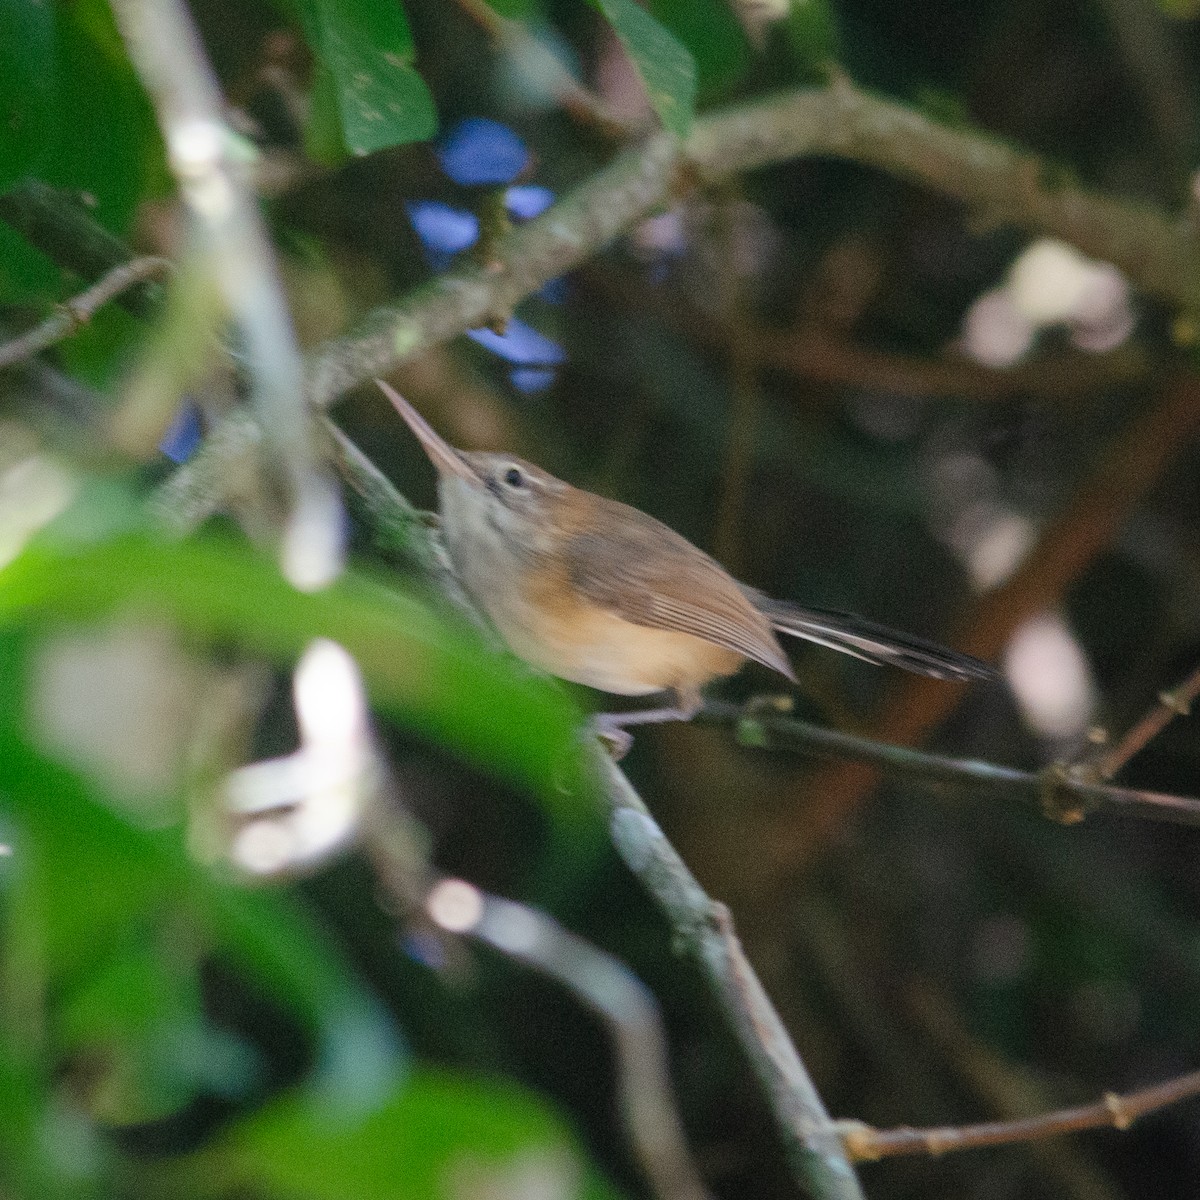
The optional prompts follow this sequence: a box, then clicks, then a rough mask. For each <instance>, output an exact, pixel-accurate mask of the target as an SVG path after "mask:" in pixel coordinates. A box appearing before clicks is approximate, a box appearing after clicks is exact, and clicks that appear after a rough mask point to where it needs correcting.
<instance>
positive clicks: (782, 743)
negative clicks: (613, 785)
mask: <svg viewBox="0 0 1200 1200" xmlns="http://www.w3.org/2000/svg"><path fill="white" fill-rule="evenodd" d="M701 715H702V717H704V718H706V719H709V720H714V721H720V722H722V723H727V722H732V723H734V725H735V727H736V730H737V738H738V741H739V742H740V743H741V744H742V745H743V746H751V747H754V748H756V749H764V750H791V751H797V752H799V753H801V754H811V755H814V756H816V757H819V758H836V759H839V760H841V761H843V762H856V763H869V764H871V765H872V766H875V767H878V768H880V769H881V770H884V771H886V772H887V773H888V775H889V776H904V777H907V778H909V779H916V780H920V781H921V782H923V783H927V784H931V785H933V786H935V787H938V786H951V787H954V788H956V789H962V788H970V789H973V790H980V791H987V792H993V793H996V794H998V795H1002V796H1006V797H1010V798H1012V799H1015V800H1022V801H1024V802H1026V803H1028V804H1031V805H1036V806H1038V807H1040V808H1041V810H1042V812H1043V813H1044V814H1045V815H1046V816H1047V817H1050V818H1052V819H1053V820H1056V821H1061V822H1063V823H1065V824H1073V823H1075V822H1076V821H1081V820H1083V818H1084V817H1085V816H1086V815H1087V814H1088V813H1092V812H1111V813H1123V814H1125V815H1127V816H1136V817H1144V818H1146V819H1148V820H1151V821H1167V822H1172V823H1174V824H1178V825H1197V826H1200V800H1192V799H1188V798H1187V797H1184V796H1172V795H1167V794H1165V793H1163V792H1146V791H1141V790H1138V789H1136V788H1125V787H1115V786H1114V785H1112V784H1109V783H1101V782H1099V781H1098V780H1097V779H1096V778H1095V776H1094V773H1093V771H1092V770H1091V769H1090V768H1082V767H1081V768H1074V767H1072V766H1070V765H1068V764H1064V763H1052V764H1051V765H1050V766H1048V767H1045V768H1044V769H1043V770H1041V771H1036V772H1034V771H1021V770H1018V769H1017V768H1015V767H1002V766H997V765H996V764H995V763H989V762H980V761H978V760H975V759H962V758H947V757H945V756H943V755H941V754H929V753H927V752H926V751H923V750H911V749H909V748H908V747H907V746H895V745H890V744H888V743H886V742H877V741H873V740H871V739H870V738H865V737H859V736H858V735H857V734H853V733H842V732H840V731H839V730H836V729H825V728H822V727H821V726H819V725H810V724H809V723H808V722H807V721H797V720H794V719H792V718H791V717H787V716H782V715H779V714H777V713H773V712H771V711H769V709H768V708H767V707H766V706H765V705H759V706H757V707H750V708H743V707H740V706H738V705H736V704H726V703H721V702H719V701H711V700H710V701H708V702H707V703H706V704H705V706H704V709H703V711H702V714H701Z"/></svg>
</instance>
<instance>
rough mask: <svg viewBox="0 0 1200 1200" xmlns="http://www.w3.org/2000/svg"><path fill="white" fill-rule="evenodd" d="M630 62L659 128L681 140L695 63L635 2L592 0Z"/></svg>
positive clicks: (691, 106)
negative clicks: (655, 115)
mask: <svg viewBox="0 0 1200 1200" xmlns="http://www.w3.org/2000/svg"><path fill="white" fill-rule="evenodd" d="M592 3H593V4H594V5H595V6H596V7H597V8H598V9H599V10H600V11H601V12H602V13H603V14H604V16H605V17H606V18H607V19H608V22H609V24H610V25H611V26H612V27H613V32H614V33H616V35H617V37H618V38H619V39H620V42H621V45H622V46H624V47H625V52H626V53H627V54H628V55H629V57H630V58H631V59H632V60H633V64H634V66H635V67H636V68H637V72H638V74H639V75H640V76H641V77H642V82H643V83H644V84H645V85H646V92H647V94H648V95H649V97H650V103H651V104H652V105H653V106H654V111H655V112H656V113H658V117H659V120H660V121H662V123H663V127H664V128H665V129H668V130H670V131H671V132H672V133H674V134H675V135H676V136H677V137H680V138H685V137H687V135H688V133H689V132H690V131H691V128H692V117H693V116H694V115H695V107H696V63H695V60H694V59H693V58H692V56H691V54H690V53H689V52H688V50H687V49H686V47H684V46H682V45H681V44H680V43H679V42H678V41H676V40H675V38H674V36H673V35H672V34H671V33H669V32H668V31H667V30H666V29H665V28H664V27H663V26H662V25H660V24H659V23H658V22H657V21H656V20H655V19H654V18H653V17H652V16H651V15H650V14H649V13H648V12H647V11H646V10H645V9H644V8H642V7H641V5H639V4H637V3H636V0H592Z"/></svg>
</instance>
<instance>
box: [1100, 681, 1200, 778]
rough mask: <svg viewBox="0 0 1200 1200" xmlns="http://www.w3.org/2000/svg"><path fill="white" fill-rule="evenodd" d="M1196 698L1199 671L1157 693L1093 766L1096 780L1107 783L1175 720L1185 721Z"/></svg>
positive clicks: (1199, 682)
mask: <svg viewBox="0 0 1200 1200" xmlns="http://www.w3.org/2000/svg"><path fill="white" fill-rule="evenodd" d="M1197 696H1200V667H1197V668H1196V669H1195V670H1194V671H1193V672H1192V673H1191V674H1190V675H1189V676H1188V677H1187V678H1186V679H1185V680H1183V682H1182V683H1180V684H1177V685H1176V686H1175V687H1173V688H1172V689H1171V690H1170V691H1169V692H1160V693H1159V695H1158V700H1157V702H1156V703H1155V704H1154V706H1153V707H1152V708H1151V709H1150V710H1149V711H1148V712H1147V713H1146V715H1145V716H1144V717H1142V719H1141V720H1140V721H1138V723H1137V724H1136V725H1134V726H1133V727H1132V728H1131V729H1129V730H1128V732H1127V733H1126V734H1125V736H1124V737H1123V738H1121V740H1120V741H1119V742H1118V743H1117V744H1116V745H1115V746H1113V747H1112V749H1111V750H1108V751H1105V752H1104V753H1102V754H1101V756H1100V758H1099V760H1098V761H1097V763H1096V771H1097V772H1098V774H1099V775H1100V778H1101V779H1111V778H1112V777H1113V776H1114V775H1115V774H1116V773H1117V772H1118V771H1119V770H1120V769H1121V768H1122V767H1123V766H1124V765H1125V764H1126V763H1127V762H1128V761H1129V760H1130V759H1131V758H1133V756H1134V755H1135V754H1139V753H1140V752H1141V751H1142V750H1143V749H1144V748H1145V747H1146V745H1147V744H1148V743H1149V742H1151V741H1152V740H1153V739H1154V738H1156V737H1157V736H1158V735H1159V734H1160V733H1161V732H1162V731H1163V730H1164V729H1165V728H1166V727H1167V726H1168V725H1169V724H1170V723H1171V722H1172V721H1173V720H1175V718H1176V717H1186V716H1187V715H1188V713H1189V712H1190V711H1191V707H1192V702H1193V701H1194V700H1195V699H1196V697H1197Z"/></svg>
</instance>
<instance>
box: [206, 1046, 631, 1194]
mask: <svg viewBox="0 0 1200 1200" xmlns="http://www.w3.org/2000/svg"><path fill="white" fill-rule="evenodd" d="M197 1158H198V1162H197V1163H196V1165H197V1166H198V1167H200V1169H201V1170H202V1171H204V1172H205V1174H207V1175H208V1176H209V1177H210V1178H211V1177H212V1176H213V1175H215V1176H216V1177H217V1182H218V1186H221V1187H225V1188H226V1189H233V1190H236V1191H239V1192H240V1191H245V1190H248V1191H251V1192H254V1193H259V1192H265V1193H266V1194H267V1195H269V1196H272V1197H275V1198H277V1200H345V1198H346V1197H348V1196H353V1197H354V1200H395V1198H396V1197H398V1196H404V1197H409V1198H410V1200H433V1198H434V1197H441V1196H455V1195H464V1196H466V1195H481V1196H482V1195H497V1196H500V1195H504V1196H523V1195H532V1194H535V1193H536V1194H538V1195H541V1194H545V1195H552V1196H561V1197H563V1198H564V1200H567V1198H570V1197H577V1198H579V1200H585V1198H590V1200H604V1198H608V1200H615V1198H616V1193H615V1192H614V1191H613V1189H612V1188H611V1187H609V1186H608V1185H607V1184H605V1183H604V1182H602V1181H601V1180H600V1179H599V1178H598V1177H597V1176H595V1175H594V1174H591V1173H590V1172H589V1171H588V1170H587V1168H586V1167H585V1164H584V1162H583V1159H582V1156H581V1154H580V1152H579V1151H578V1149H577V1148H576V1146H575V1144H574V1139H573V1138H571V1136H570V1135H569V1134H568V1133H567V1131H566V1130H565V1129H564V1128H563V1126H562V1123H561V1122H560V1121H559V1120H558V1119H557V1118H556V1117H555V1116H554V1115H553V1114H552V1113H551V1112H550V1111H549V1109H548V1108H547V1107H546V1106H545V1105H544V1104H542V1103H541V1102H539V1101H537V1100H536V1099H535V1098H534V1097H533V1096H531V1095H530V1094H529V1093H527V1092H525V1091H523V1090H522V1089H520V1088H518V1087H516V1086H515V1085H512V1084H504V1083H500V1082H492V1081H484V1080H478V1079H469V1078H466V1077H463V1076H454V1075H450V1074H449V1073H447V1072H441V1071H434V1070H432V1069H428V1068H425V1069H418V1070H416V1071H414V1072H413V1074H412V1075H411V1076H410V1077H409V1079H408V1081H407V1082H406V1084H405V1086H404V1087H403V1088H402V1089H401V1090H399V1091H397V1092H396V1093H394V1094H393V1096H392V1097H391V1098H390V1099H389V1100H388V1102H387V1103H386V1104H384V1105H383V1106H381V1107H380V1108H378V1109H377V1110H376V1111H374V1112H372V1113H371V1114H369V1115H368V1116H366V1117H365V1118H363V1119H361V1120H359V1121H356V1122H353V1123H349V1122H341V1123H336V1124H335V1123H331V1122H329V1121H327V1120H320V1119H316V1118H315V1115H314V1113H313V1112H312V1110H311V1107H310V1106H307V1105H305V1104H304V1103H303V1102H301V1101H298V1100H297V1099H295V1098H285V1099H282V1100H279V1101H276V1102H275V1103H274V1104H272V1105H270V1106H269V1107H268V1108H266V1109H264V1110H262V1111H261V1112H259V1113H258V1114H256V1115H255V1116H253V1117H251V1118H249V1119H247V1120H245V1121H243V1122H241V1124H240V1125H239V1126H238V1127H236V1128H235V1129H234V1130H232V1131H231V1132H230V1133H229V1134H228V1135H226V1137H225V1138H223V1139H222V1140H221V1142H220V1143H219V1144H217V1145H216V1146H214V1147H213V1148H212V1149H211V1150H209V1151H206V1152H205V1153H204V1154H203V1155H201V1156H197ZM489 1185H490V1186H489Z"/></svg>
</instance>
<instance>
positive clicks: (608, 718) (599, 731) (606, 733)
mask: <svg viewBox="0 0 1200 1200" xmlns="http://www.w3.org/2000/svg"><path fill="white" fill-rule="evenodd" d="M617 715H618V714H614V713H597V714H596V715H595V716H594V717H593V718H592V731H593V732H594V733H595V735H596V736H597V737H598V738H599V739H600V740H601V741H602V742H603V743H604V744H605V746H607V747H608V752H609V754H611V755H612V759H613V762H620V761H621V759H623V758H624V757H625V755H627V754H628V753H629V750H630V747H632V745H633V734H632V733H630V732H629V730H628V729H624V728H622V726H621V725H619V724H618V723H617V721H615V720H614V719H613V718H614V717H615V716H617Z"/></svg>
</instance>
